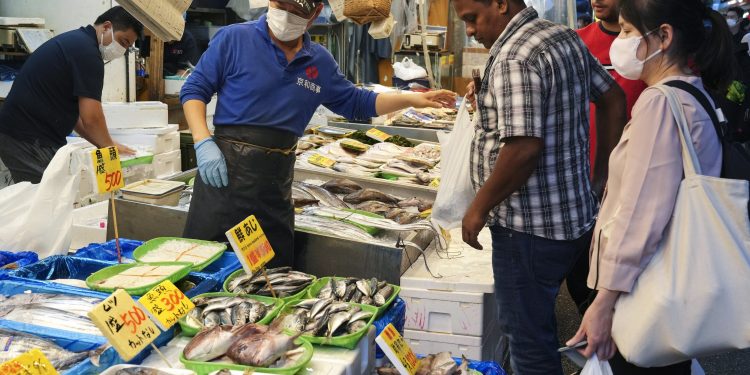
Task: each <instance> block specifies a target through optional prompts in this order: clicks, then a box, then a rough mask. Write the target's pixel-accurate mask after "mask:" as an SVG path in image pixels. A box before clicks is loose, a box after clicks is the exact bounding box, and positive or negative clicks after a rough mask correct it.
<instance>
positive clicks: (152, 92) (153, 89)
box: [144, 30, 164, 101]
mask: <svg viewBox="0 0 750 375" xmlns="http://www.w3.org/2000/svg"><path fill="white" fill-rule="evenodd" d="M144 33H145V35H147V36H149V37H151V51H150V54H149V58H148V67H147V69H148V80H147V81H146V82H147V85H148V99H149V100H156V101H164V42H163V41H162V40H161V39H159V37H157V36H156V35H154V34H153V33H151V32H148V30H146V31H145V32H144Z"/></svg>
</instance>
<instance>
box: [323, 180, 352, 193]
mask: <svg viewBox="0 0 750 375" xmlns="http://www.w3.org/2000/svg"><path fill="white" fill-rule="evenodd" d="M322 186H323V188H324V189H326V190H328V191H330V192H331V193H333V194H351V193H353V192H355V191H358V190H362V186H360V185H359V184H358V183H356V182H354V181H352V180H348V179H345V178H339V179H335V180H331V181H328V182H326V183H325V184H323V185H322Z"/></svg>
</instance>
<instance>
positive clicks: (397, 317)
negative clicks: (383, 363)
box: [373, 297, 406, 358]
mask: <svg viewBox="0 0 750 375" xmlns="http://www.w3.org/2000/svg"><path fill="white" fill-rule="evenodd" d="M391 323H392V324H393V326H394V327H395V328H396V330H397V331H398V332H399V333H401V334H402V335H403V334H404V324H406V302H405V301H404V300H403V299H401V297H396V299H395V300H394V301H393V304H392V305H391V308H390V309H389V310H388V311H386V312H385V314H384V315H383V316H382V317H380V319H378V320H376V321H375V322H374V323H373V326H375V335H376V336H377V335H380V333H381V332H383V330H384V329H385V327H386V326H388V324H391ZM383 357H385V353H383V351H382V350H380V347H379V346H376V348H375V358H383Z"/></svg>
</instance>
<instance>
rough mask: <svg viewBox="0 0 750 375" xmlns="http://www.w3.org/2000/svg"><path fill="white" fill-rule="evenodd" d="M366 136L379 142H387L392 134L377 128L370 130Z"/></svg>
mask: <svg viewBox="0 0 750 375" xmlns="http://www.w3.org/2000/svg"><path fill="white" fill-rule="evenodd" d="M365 134H366V135H367V136H368V137H370V138H372V139H374V140H376V141H378V142H385V141H386V139H388V138H390V137H391V135H390V134H388V133H386V132H384V131H382V130H379V129H375V128H372V129H370V130H368V131H367V133H365Z"/></svg>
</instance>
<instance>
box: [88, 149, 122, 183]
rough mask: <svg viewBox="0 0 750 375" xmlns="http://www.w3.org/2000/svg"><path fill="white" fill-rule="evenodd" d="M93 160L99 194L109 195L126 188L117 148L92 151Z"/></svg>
mask: <svg viewBox="0 0 750 375" xmlns="http://www.w3.org/2000/svg"><path fill="white" fill-rule="evenodd" d="M91 160H92V162H93V163H94V176H95V177H96V187H97V190H98V191H99V193H109V192H111V191H115V190H117V189H120V188H121V187H123V186H125V181H123V179H122V166H121V165H120V154H119V153H118V152H117V147H114V146H113V147H107V148H100V149H97V150H94V151H91Z"/></svg>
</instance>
